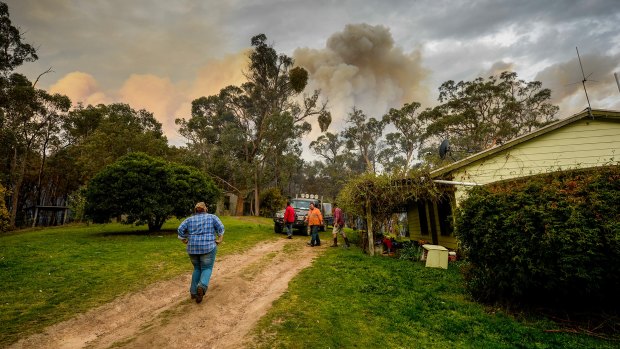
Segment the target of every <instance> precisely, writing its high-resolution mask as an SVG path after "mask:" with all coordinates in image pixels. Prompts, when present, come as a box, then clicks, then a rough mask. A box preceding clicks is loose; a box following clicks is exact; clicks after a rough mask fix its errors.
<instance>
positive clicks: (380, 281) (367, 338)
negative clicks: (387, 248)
mask: <svg viewBox="0 0 620 349" xmlns="http://www.w3.org/2000/svg"><path fill="white" fill-rule="evenodd" d="M552 329H557V325H556V324H554V323H553V322H550V321H547V320H544V319H541V318H538V319H536V318H531V317H529V318H526V317H523V318H519V319H515V318H514V317H513V316H509V315H506V314H505V313H504V312H502V311H500V310H498V309H488V308H485V307H484V306H482V305H480V304H477V303H475V302H472V301H471V300H469V299H468V297H467V295H466V292H465V290H464V288H463V279H462V276H461V275H460V273H459V270H458V266H456V265H454V264H450V267H449V269H448V270H443V269H433V268H425V267H424V264H423V262H411V261H405V260H398V259H395V258H390V257H383V256H376V257H370V256H367V255H364V254H362V252H361V251H360V250H359V249H358V248H351V249H349V250H347V249H342V248H337V249H335V248H332V249H329V250H328V251H327V252H326V253H325V254H324V255H323V256H322V257H320V258H319V259H317V260H316V261H315V263H314V264H313V266H312V267H311V268H308V269H306V270H304V271H302V272H301V273H300V274H299V275H298V276H297V277H296V278H295V279H294V280H293V281H292V282H291V283H290V285H289V290H288V291H287V293H285V295H284V296H283V297H281V298H280V299H279V300H277V301H276V302H275V303H274V307H273V308H272V309H271V310H270V311H269V313H268V314H267V315H266V316H265V317H263V318H262V319H261V320H260V323H259V325H258V326H257V328H255V334H256V338H258V342H257V343H254V345H255V346H256V347H258V348H617V347H618V342H609V341H604V340H601V339H598V338H593V337H588V336H585V335H577V334H569V333H548V332H545V330H552Z"/></svg>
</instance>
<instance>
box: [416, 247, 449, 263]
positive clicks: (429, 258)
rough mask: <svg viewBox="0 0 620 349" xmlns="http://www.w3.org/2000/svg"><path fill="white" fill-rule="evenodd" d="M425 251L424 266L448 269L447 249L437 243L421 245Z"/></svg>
mask: <svg viewBox="0 0 620 349" xmlns="http://www.w3.org/2000/svg"><path fill="white" fill-rule="evenodd" d="M422 247H423V248H424V249H425V250H426V251H427V254H426V266H427V267H429V268H443V269H448V249H447V248H445V247H443V246H439V245H422Z"/></svg>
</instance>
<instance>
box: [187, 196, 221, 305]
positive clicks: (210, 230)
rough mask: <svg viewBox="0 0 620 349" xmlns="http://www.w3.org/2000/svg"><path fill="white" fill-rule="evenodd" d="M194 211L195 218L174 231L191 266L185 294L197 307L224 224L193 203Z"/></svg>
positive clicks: (205, 287)
mask: <svg viewBox="0 0 620 349" xmlns="http://www.w3.org/2000/svg"><path fill="white" fill-rule="evenodd" d="M194 210H195V214H194V215H193V216H191V217H189V218H187V219H185V220H184V221H183V222H182V223H181V225H179V229H178V230H177V231H178V237H179V239H181V241H183V243H184V244H186V245H187V253H188V254H189V259H190V261H191V262H192V264H193V265H194V272H193V273H192V282H191V284H190V287H189V293H190V295H191V297H192V299H195V300H196V303H200V302H202V297H203V296H204V295H205V294H206V293H207V289H208V288H209V280H210V279H211V273H212V272H213V264H214V263H215V254H216V253H217V245H219V244H221V243H222V241H223V240H224V224H222V221H220V219H219V218H218V217H217V216H216V215H213V214H209V213H207V205H206V204H205V203H204V202H199V203H197V204H196V207H195V208H194Z"/></svg>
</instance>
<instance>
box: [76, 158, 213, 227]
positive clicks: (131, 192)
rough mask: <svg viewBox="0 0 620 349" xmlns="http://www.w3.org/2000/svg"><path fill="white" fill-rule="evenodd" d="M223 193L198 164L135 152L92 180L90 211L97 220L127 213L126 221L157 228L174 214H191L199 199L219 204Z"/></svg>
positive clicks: (87, 208)
mask: <svg viewBox="0 0 620 349" xmlns="http://www.w3.org/2000/svg"><path fill="white" fill-rule="evenodd" d="M219 195H220V191H219V189H218V188H217V187H216V186H215V184H214V183H213V181H212V180H210V179H209V178H207V177H206V176H205V175H203V174H202V173H201V172H199V171H198V170H196V169H194V168H191V167H186V166H181V165H178V164H174V163H167V162H165V161H163V160H161V159H157V158H153V157H150V156H148V155H146V154H143V153H132V154H129V155H126V156H124V157H122V158H120V159H119V160H117V161H116V162H115V163H113V164H111V165H109V166H107V167H105V168H104V169H103V171H101V172H100V173H98V174H97V175H96V176H95V177H94V178H93V179H92V180H91V181H90V183H89V184H88V188H87V190H86V201H87V204H86V214H87V215H88V216H89V217H91V218H92V219H93V221H95V222H106V221H107V220H109V219H110V218H111V217H120V216H121V215H125V218H124V219H123V221H124V222H126V223H130V224H131V223H135V224H148V225H149V230H151V231H156V230H159V229H160V228H161V226H162V224H163V223H164V221H165V220H166V219H167V218H169V217H170V216H172V215H175V216H177V217H184V216H187V215H189V214H190V213H191V212H192V209H193V207H194V204H195V203H196V202H198V201H204V202H205V203H207V204H209V205H215V203H216V202H217V199H218V197H219Z"/></svg>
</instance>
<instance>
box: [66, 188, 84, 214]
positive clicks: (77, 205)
mask: <svg viewBox="0 0 620 349" xmlns="http://www.w3.org/2000/svg"><path fill="white" fill-rule="evenodd" d="M85 191H86V187H80V188H79V189H78V190H76V191H74V192H73V193H71V194H69V198H68V199H67V206H68V207H69V209H71V212H73V221H74V222H83V221H84V218H85V210H86V197H85Z"/></svg>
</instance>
